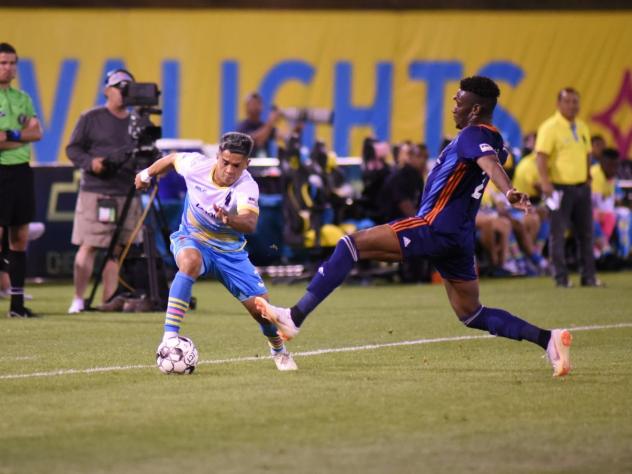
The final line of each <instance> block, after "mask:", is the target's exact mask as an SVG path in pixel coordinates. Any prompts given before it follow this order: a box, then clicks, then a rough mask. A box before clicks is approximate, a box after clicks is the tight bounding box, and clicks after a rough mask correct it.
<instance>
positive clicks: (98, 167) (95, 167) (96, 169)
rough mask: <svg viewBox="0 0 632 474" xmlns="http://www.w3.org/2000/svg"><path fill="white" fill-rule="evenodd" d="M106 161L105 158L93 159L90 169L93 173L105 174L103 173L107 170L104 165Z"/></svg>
mask: <svg viewBox="0 0 632 474" xmlns="http://www.w3.org/2000/svg"><path fill="white" fill-rule="evenodd" d="M104 160H105V158H103V157H97V158H92V162H91V163H90V169H91V170H92V173H94V174H101V173H103V171H104V170H105V165H104V164H103V161H104Z"/></svg>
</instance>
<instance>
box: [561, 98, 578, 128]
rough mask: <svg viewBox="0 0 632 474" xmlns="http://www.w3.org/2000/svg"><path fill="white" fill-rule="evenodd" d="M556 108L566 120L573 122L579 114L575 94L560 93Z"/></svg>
mask: <svg viewBox="0 0 632 474" xmlns="http://www.w3.org/2000/svg"><path fill="white" fill-rule="evenodd" d="M557 108H558V109H559V111H560V113H561V114H562V115H563V116H564V118H565V119H566V120H570V121H573V120H575V117H577V114H578V113H579V96H578V95H577V94H576V93H575V92H568V91H562V94H561V95H560V98H559V99H558V100H557Z"/></svg>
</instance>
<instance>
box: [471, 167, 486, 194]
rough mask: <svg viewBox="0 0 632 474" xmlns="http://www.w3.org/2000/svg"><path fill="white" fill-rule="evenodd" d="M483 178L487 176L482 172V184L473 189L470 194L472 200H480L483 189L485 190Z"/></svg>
mask: <svg viewBox="0 0 632 474" xmlns="http://www.w3.org/2000/svg"><path fill="white" fill-rule="evenodd" d="M485 178H487V175H486V174H485V172H483V182H482V183H481V184H479V185H478V186H476V187H475V188H474V192H473V193H472V197H473V198H474V199H480V198H481V196H482V195H483V189H485Z"/></svg>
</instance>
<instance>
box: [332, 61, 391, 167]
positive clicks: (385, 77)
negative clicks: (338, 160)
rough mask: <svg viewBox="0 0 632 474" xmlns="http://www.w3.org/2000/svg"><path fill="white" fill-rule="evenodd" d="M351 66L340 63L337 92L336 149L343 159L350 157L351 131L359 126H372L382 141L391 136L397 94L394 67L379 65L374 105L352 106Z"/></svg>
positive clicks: (337, 70)
mask: <svg viewBox="0 0 632 474" xmlns="http://www.w3.org/2000/svg"><path fill="white" fill-rule="evenodd" d="M351 76H352V69H351V64H350V63H348V62H339V63H337V64H336V80H335V84H336V86H335V92H334V150H335V151H336V153H338V155H339V156H347V155H348V154H349V132H350V130H351V129H352V128H353V127H354V126H355V125H372V126H373V129H374V130H375V135H376V137H377V138H378V139H379V140H389V139H390V136H391V103H392V94H393V65H392V64H390V63H378V64H377V66H376V76H377V80H376V86H375V96H374V100H373V105H371V106H368V107H354V106H353V105H351V98H352V93H351V79H352V78H351Z"/></svg>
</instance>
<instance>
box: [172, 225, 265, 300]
mask: <svg viewBox="0 0 632 474" xmlns="http://www.w3.org/2000/svg"><path fill="white" fill-rule="evenodd" d="M186 248H194V249H197V250H198V251H199V252H200V254H201V255H202V271H201V273H200V275H211V276H213V277H215V278H217V279H218V280H219V281H220V282H222V284H223V285H224V286H225V287H226V289H227V290H228V291H230V293H231V294H232V295H233V296H234V297H235V298H237V299H238V300H239V301H245V300H247V299H249V298H252V297H253V296H259V295H263V294H265V293H267V292H268V290H267V289H266V286H265V284H264V283H263V280H262V279H261V276H259V273H258V272H257V269H256V268H255V266H254V265H253V264H252V263H251V262H250V259H249V258H248V252H246V251H245V250H241V251H238V252H220V251H218V250H215V249H214V248H212V247H209V246H207V245H204V244H202V243H201V242H200V241H198V240H196V239H193V238H191V237H190V236H189V235H188V234H187V233H186V232H183V231H181V230H178V231H176V232H174V233H173V234H171V252H172V253H173V256H174V257H176V259H177V256H178V252H180V251H181V250H182V249H186Z"/></svg>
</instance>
